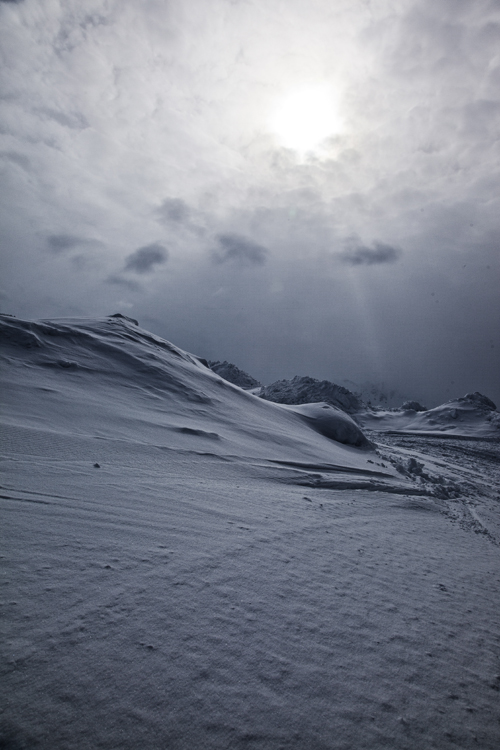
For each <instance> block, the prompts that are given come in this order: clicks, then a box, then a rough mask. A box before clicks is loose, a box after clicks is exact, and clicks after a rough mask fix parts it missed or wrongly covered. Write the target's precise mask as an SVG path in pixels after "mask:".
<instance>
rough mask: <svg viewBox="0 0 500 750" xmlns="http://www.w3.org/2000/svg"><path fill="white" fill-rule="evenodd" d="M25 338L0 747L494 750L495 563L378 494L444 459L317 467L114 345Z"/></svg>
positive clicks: (167, 368) (242, 413) (443, 504)
mask: <svg viewBox="0 0 500 750" xmlns="http://www.w3.org/2000/svg"><path fill="white" fill-rule="evenodd" d="M9 325H10V326H14V328H15V327H16V323H15V321H14V322H12V321H10V323H9ZM30 325H31V327H30ZM30 325H28V324H26V326H25V327H24V328H22V326H18V327H17V329H16V330H17V331H18V339H19V338H20V337H21V334H20V333H19V331H20V330H22V331H24V332H25V333H27V334H33V335H34V336H36V338H37V340H38V342H39V345H32V346H19V344H18V343H16V342H14V343H12V338H11V343H10V344H9V343H7V344H5V345H4V347H3V371H4V390H3V393H4V394H5V396H4V398H5V401H4V409H3V411H4V427H3V429H2V449H1V456H2V464H3V470H4V471H3V480H2V489H1V490H0V494H1V495H2V500H1V504H2V505H1V507H2V517H3V523H2V528H3V531H2V534H3V542H2V558H3V559H2V563H3V600H2V606H3V615H2V627H3V631H4V632H3V638H2V644H3V646H2V648H3V651H4V656H3V665H4V666H3V675H2V691H3V701H2V714H1V719H0V726H1V732H2V734H1V735H0V736H1V738H2V739H1V742H2V743H3V747H6V748H11V749H12V750H24V749H27V748H29V749H30V750H31V748H37V749H39V750H49V748H50V750H53V749H54V748H57V749H58V750H59V749H61V750H94V749H95V748H104V749H109V750H111V749H117V748H120V750H121V749H122V748H123V749H124V750H136V749H137V748H139V747H140V748H144V749H145V750H160V749H162V750H164V749H165V748H168V749H169V750H187V749H189V750H191V749H192V748H207V750H221V749H223V748H227V750H233V749H235V750H240V749H243V748H245V749H250V750H254V749H256V750H278V749H279V748H292V749H293V750H337V749H339V750H340V749H342V750H352V748H356V750H358V749H361V750H363V749H365V748H366V750H368V748H370V750H372V749H373V748H375V749H377V748H387V747H390V748H398V750H400V749H402V750H405V749H408V750H414V749H421V750H427V749H428V748H439V749H441V748H445V749H446V748H450V749H451V748H457V747H459V748H478V747H480V748H482V749H484V750H493V748H495V750H496V748H497V747H498V743H499V740H500V723H499V713H498V696H499V690H500V662H499V658H500V625H499V623H500V618H499V616H498V615H499V611H498V585H499V582H500V567H499V550H500V547H499V546H498V544H496V543H495V541H493V540H492V539H491V538H489V537H488V536H487V535H486V534H483V533H473V532H474V529H473V528H472V527H470V528H467V527H465V526H464V525H460V523H459V522H456V521H454V520H453V518H452V517H451V516H450V515H449V514H448V515H447V513H448V509H449V507H448V503H449V502H454V500H455V499H456V498H454V497H451V495H450V497H440V496H438V495H437V494H435V492H434V483H433V482H430V481H429V482H426V481H423V482H422V481H421V480H420V478H419V476H420V475H411V472H410V474H405V473H402V472H401V471H400V470H398V460H399V461H402V460H403V458H404V459H405V460H406V458H408V457H415V456H416V458H415V464H411V466H414V465H418V464H422V465H423V466H424V469H422V472H424V473H425V474H428V475H429V476H431V474H432V471H433V467H434V468H435V464H436V462H438V461H439V462H441V463H442V464H443V466H441V467H440V470H441V472H442V473H443V474H445V475H446V477H448V474H450V476H451V474H453V476H455V477H457V476H458V475H457V466H456V461H455V460H454V458H453V456H446V455H443V453H442V452H439V451H436V452H433V451H432V450H430V451H429V452H428V454H427V455H424V453H425V449H424V447H423V446H422V444H419V445H418V446H417V445H413V447H409V446H401V445H396V444H394V443H391V442H390V438H389V439H388V441H387V442H386V443H385V444H383V445H382V444H381V445H380V446H379V447H378V449H377V450H372V449H370V448H369V447H367V446H365V447H364V448H355V447H352V446H350V445H341V444H340V443H337V442H335V441H332V440H329V439H327V438H326V437H325V436H324V435H322V434H320V433H318V432H317V431H316V430H314V429H311V427H310V426H309V425H308V424H307V423H305V422H304V420H302V419H301V418H300V416H299V415H297V414H295V413H293V412H291V411H289V410H286V409H282V408H281V407H279V406H277V405H274V404H269V403H266V402H263V401H258V399H256V398H255V397H253V396H251V395H249V394H245V393H244V392H243V391H240V389H238V388H235V387H233V386H230V385H229V384H228V385H227V386H226V385H221V384H220V383H219V382H218V379H217V376H216V375H214V374H213V373H210V371H208V370H206V368H204V367H203V365H201V364H200V363H199V362H198V361H197V360H196V358H195V357H191V355H187V354H185V353H183V352H181V350H177V349H176V348H175V347H172V345H168V346H167V345H166V342H163V343H161V340H160V343H158V342H157V340H156V339H155V337H151V339H150V340H148V338H147V336H151V335H150V334H147V332H142V331H141V330H140V329H139V330H137V328H136V327H135V326H134V324H133V323H129V322H127V321H122V320H115V321H86V322H80V323H78V321H73V322H65V323H62V322H46V323H44V324H38V323H31V324H30ZM42 325H44V326H47V328H46V330H45V333H44V332H42V331H41V329H40V327H37V326H42ZM48 329H52V333H48V332H47V331H48ZM54 329H55V332H54ZM58 331H59V332H60V333H57V332H58ZM61 331H62V332H61ZM12 335H13V334H12V330H11V336H12ZM18 339H16V341H17V342H18ZM24 340H25V341H27V342H28V344H29V343H30V342H31V343H32V342H33V339H32V338H31V337H30V336H29V335H26V339H24ZM51 342H53V343H51ZM169 347H172V348H171V349H170V348H169ZM58 360H61V362H64V363H65V364H60V363H59V362H58ZM496 450H497V446H496V445H495V444H493V443H492V444H491V451H492V452H494V451H496ZM412 451H413V452H412ZM485 452H486V449H485ZM488 460H489V459H488V458H487V457H485V458H484V461H485V462H487V461H488ZM405 465H408V464H405ZM487 466H488V464H487V463H485V464H484V465H483V469H484V471H483V470H481V466H479V465H478V466H476V469H477V470H478V471H479V474H481V476H483V475H484V472H485V471H486V470H487ZM464 468H465V469H467V468H469V473H468V475H467V482H468V483H469V482H472V483H473V482H474V475H473V467H472V466H471V467H464ZM307 479H309V480H310V481H309V484H307V483H306V480H307ZM328 481H332V482H334V481H339V482H343V483H344V484H343V485H342V486H343V487H345V489H332V488H331V487H329V486H328ZM458 481H459V480H458V479H457V478H456V482H458ZM493 481H496V479H493ZM349 482H351V484H349ZM360 482H367V483H368V484H367V486H366V488H365V489H353V487H354V486H356V483H358V484H359V483H360ZM381 484H383V485H385V488H384V487H382V488H381ZM477 486H478V487H479V489H480V490H481V492H482V489H481V488H482V487H484V484H482V485H481V483H480V482H479V481H478V485H477ZM405 488H407V490H408V491H407V492H405ZM388 490H389V491H388ZM414 490H418V494H412V491H414ZM421 490H423V492H421ZM467 492H468V493H470V492H471V490H470V489H467ZM481 492H478V499H477V504H476V505H475V506H474V508H475V510H476V512H477V514H478V516H479V517H480V518H482V508H481V506H480V502H481V498H483V497H486V496H485V495H481ZM492 493H493V490H492ZM492 493H491V494H490V495H488V496H487V498H486V499H487V500H488V503H490V504H491V508H493V507H494V506H493V502H494V495H493V494H492ZM497 497H498V495H497ZM467 498H468V499H469V500H470V499H471V495H470V494H468V495H467ZM488 507H490V506H488ZM491 512H493V511H491Z"/></svg>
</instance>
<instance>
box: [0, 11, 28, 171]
mask: <svg viewBox="0 0 500 750" xmlns="http://www.w3.org/2000/svg"><path fill="white" fill-rule="evenodd" d="M0 2H5V0H0ZM0 158H2V159H7V160H8V161H11V162H13V163H14V164H17V165H18V166H19V167H22V169H24V170H25V171H26V172H29V171H30V170H31V162H30V160H29V159H28V157H27V156H24V154H20V153H18V152H17V151H0Z"/></svg>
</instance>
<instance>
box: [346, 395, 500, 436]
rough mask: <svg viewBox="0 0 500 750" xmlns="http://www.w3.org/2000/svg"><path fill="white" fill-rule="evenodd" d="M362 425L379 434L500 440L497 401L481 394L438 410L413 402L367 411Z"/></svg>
mask: <svg viewBox="0 0 500 750" xmlns="http://www.w3.org/2000/svg"><path fill="white" fill-rule="evenodd" d="M357 419H358V421H359V423H360V424H361V425H362V426H364V427H366V428H367V429H370V430H376V431H377V432H389V431H394V430H396V431H398V432H416V433H417V432H418V433H419V432H422V433H428V434H437V435H439V434H444V435H455V436H457V437H460V436H461V437H483V438H487V437H491V438H500V414H499V412H498V411H497V408H496V406H495V404H494V403H493V401H491V399H489V398H488V397H487V396H483V395H482V394H481V393H477V392H476V393H468V394H467V395H466V396H462V397H460V398H456V399H452V400H451V401H448V402H447V403H445V404H441V405H440V406H436V407H435V408H434V409H426V410H424V409H422V408H421V407H420V404H418V403H413V402H409V403H407V404H403V406H402V408H401V409H391V410H384V409H380V408H378V409H369V408H368V409H365V410H363V411H362V412H360V413H359V414H358V415H357Z"/></svg>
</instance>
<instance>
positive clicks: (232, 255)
mask: <svg viewBox="0 0 500 750" xmlns="http://www.w3.org/2000/svg"><path fill="white" fill-rule="evenodd" d="M217 241H218V243H219V245H220V247H221V248H222V252H216V253H214V260H215V262H216V263H227V262H228V261H234V262H236V263H239V264H241V265H251V266H262V265H264V263H265V262H266V256H267V255H268V252H269V251H268V250H267V249H266V248H265V247H263V246H262V245H258V244H257V243H256V242H252V240H247V239H246V238H245V237H242V236H241V235H239V234H232V233H228V234H219V235H217Z"/></svg>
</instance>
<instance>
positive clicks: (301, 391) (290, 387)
mask: <svg viewBox="0 0 500 750" xmlns="http://www.w3.org/2000/svg"><path fill="white" fill-rule="evenodd" d="M259 396H260V398H263V399H265V400H266V401H273V402H275V403H278V404H308V403H317V402H321V401H324V402H325V403H327V404H331V405H332V406H336V407H337V408H338V409H341V410H342V411H345V412H347V413H350V414H352V413H354V412H357V411H358V410H359V409H360V408H361V406H362V402H361V400H360V399H359V398H358V397H357V396H356V395H355V394H354V393H351V391H349V390H348V389H347V388H344V387H343V386H341V385H335V383H330V381H328V380H316V379H315V378H309V377H301V376H299V375H296V376H295V377H294V378H292V379H291V380H277V381H276V382H275V383H271V385H267V386H264V387H263V388H262V390H261V391H260V393H259Z"/></svg>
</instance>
